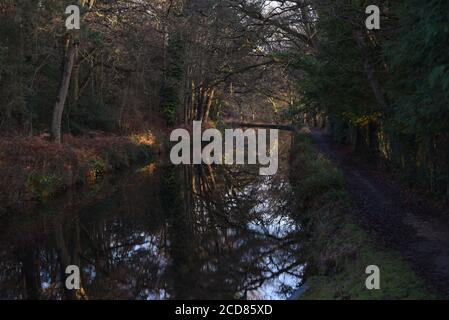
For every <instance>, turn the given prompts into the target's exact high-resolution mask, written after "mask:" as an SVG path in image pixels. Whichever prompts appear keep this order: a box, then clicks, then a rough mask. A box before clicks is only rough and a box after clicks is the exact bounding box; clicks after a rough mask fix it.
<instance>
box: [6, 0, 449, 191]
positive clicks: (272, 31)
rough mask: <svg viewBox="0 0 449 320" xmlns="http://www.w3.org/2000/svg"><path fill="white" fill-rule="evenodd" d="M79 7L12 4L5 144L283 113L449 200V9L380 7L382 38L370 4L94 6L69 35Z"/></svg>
mask: <svg viewBox="0 0 449 320" xmlns="http://www.w3.org/2000/svg"><path fill="white" fill-rule="evenodd" d="M69 4H71V2H70V1H51V0H49V1H25V0H23V1H22V0H18V1H12V0H2V1H1V3H0V15H1V19H0V35H1V36H0V39H1V42H0V97H1V101H0V130H1V132H2V133H3V135H4V136H10V137H14V136H21V137H23V136H36V135H42V134H43V133H48V134H51V135H52V137H53V139H54V140H56V141H60V140H61V138H60V135H61V130H62V132H63V133H66V134H72V135H86V134H89V133H92V132H98V131H99V132H109V133H117V134H129V133H132V132H141V131H143V130H145V129H148V128H151V127H152V126H154V125H155V124H157V123H159V124H160V122H161V121H159V119H161V118H162V119H163V122H164V123H163V124H160V125H163V126H165V125H166V126H175V125H178V124H181V123H186V124H187V123H189V121H191V120H203V121H208V120H216V119H219V118H220V117H221V118H222V117H228V118H229V117H233V118H239V117H240V118H247V119H255V118H263V116H264V111H266V110H269V111H270V112H271V111H274V114H275V115H276V117H278V119H276V120H277V121H280V120H291V119H293V120H295V121H303V120H304V119H306V120H307V121H313V122H314V123H315V124H316V125H318V123H319V125H321V126H327V127H328V128H330V130H331V131H332V133H333V135H334V136H335V137H336V138H337V139H338V140H339V141H346V142H351V143H352V144H353V145H354V148H355V149H356V150H357V151H358V152H361V153H365V154H366V153H367V152H369V153H370V154H372V155H373V156H375V155H378V154H380V155H381V156H382V157H383V158H385V159H386V160H387V161H388V163H391V164H392V165H393V166H394V167H396V168H399V169H400V170H401V171H402V172H403V173H404V175H406V176H408V177H409V178H410V179H411V180H413V182H419V183H420V184H422V185H423V186H425V187H427V188H428V189H430V190H431V191H435V192H438V193H440V194H446V193H448V192H449V166H448V163H449V150H448V148H447V145H448V134H447V132H448V124H449V110H448V95H449V67H448V63H449V62H448V59H449V58H448V56H447V40H448V35H449V27H448V24H447V23H448V22H447V21H448V12H449V10H448V4H446V3H445V2H442V1H437V0H435V1H426V2H422V1H397V2H393V1H378V3H377V4H378V5H379V7H380V8H381V29H380V30H374V31H368V30H367V29H366V27H365V24H364V21H365V19H366V17H367V15H366V14H365V8H366V7H367V5H368V4H369V3H368V2H366V1H343V0H342V1H326V0H310V1H307V0H298V1H262V0H253V1H243V0H240V1H237V0H235V1H234V0H223V1H219V0H217V1H205V0H195V1H187V0H185V1H182V0H170V1H169V0H167V1H165V0H148V1H131V0H130V1H81V3H80V5H81V6H82V22H81V25H82V28H81V30H79V31H76V30H74V31H68V30H66V28H65V19H66V18H67V15H65V14H64V13H65V8H66V7H67V6H68V5H69ZM265 113H269V112H265ZM270 114H271V113H270ZM289 118H290V119H289Z"/></svg>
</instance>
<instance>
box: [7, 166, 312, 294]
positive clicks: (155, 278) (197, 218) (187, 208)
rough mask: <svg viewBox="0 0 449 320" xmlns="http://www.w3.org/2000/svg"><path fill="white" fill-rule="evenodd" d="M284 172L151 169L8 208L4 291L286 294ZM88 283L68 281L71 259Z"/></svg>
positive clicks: (294, 245)
mask: <svg viewBox="0 0 449 320" xmlns="http://www.w3.org/2000/svg"><path fill="white" fill-rule="evenodd" d="M290 196H291V192H290V190H289V184H288V181H287V179H286V177H284V176H283V175H282V174H279V175H277V176H273V177H263V176H259V175H258V170H257V168H250V169H248V168H245V167H219V168H215V169H214V168H211V167H208V166H186V167H183V168H181V167H165V168H159V169H157V170H156V171H155V172H150V171H149V170H147V168H144V169H141V170H139V171H138V172H136V173H135V174H132V175H130V174H129V173H128V174H124V175H122V176H120V177H115V178H112V181H108V180H105V181H103V183H102V184H100V185H96V186H94V187H90V188H86V190H84V189H83V190H76V192H72V193H69V194H67V195H65V196H64V197H62V198H60V199H58V200H54V201H49V202H47V203H45V204H43V205H42V206H41V207H40V208H39V209H38V210H33V211H30V212H29V213H23V212H22V213H11V214H10V215H8V216H5V217H2V219H1V221H0V228H1V230H2V231H3V233H2V234H1V235H0V298H2V299H83V298H88V299H190V298H207V299H227V298H233V299H254V298H262V299H284V298H287V297H288V296H289V295H290V294H292V292H293V291H294V290H295V288H296V287H297V286H298V285H299V284H300V282H301V272H302V265H303V263H302V261H301V260H300V258H299V252H300V246H299V243H300V241H299V233H300V232H299V231H300V230H299V226H298V225H297V224H296V223H295V222H294V221H293V220H292V219H291V218H290V207H291V205H290V203H291V199H290V198H289V197H290ZM69 264H75V265H78V266H80V268H81V271H82V290H79V291H78V292H73V291H67V290H64V289H63V285H62V284H63V283H64V281H65V274H64V270H65V266H67V265H69Z"/></svg>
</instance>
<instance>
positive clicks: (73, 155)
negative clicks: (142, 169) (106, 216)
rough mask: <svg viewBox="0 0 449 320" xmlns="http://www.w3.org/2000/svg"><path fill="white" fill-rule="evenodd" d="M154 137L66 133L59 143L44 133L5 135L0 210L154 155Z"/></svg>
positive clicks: (18, 206) (0, 161)
mask: <svg viewBox="0 0 449 320" xmlns="http://www.w3.org/2000/svg"><path fill="white" fill-rule="evenodd" d="M153 149H154V137H153V136H152V135H151V134H150V133H148V134H145V135H139V136H133V137H116V136H104V137H97V138H89V139H87V138H73V137H65V139H64V143H62V144H55V143H51V142H48V141H45V140H43V139H41V138H37V137H36V138H22V139H3V140H1V141H0V203H1V205H0V214H2V213H3V212H5V211H7V210H11V209H13V210H20V209H24V208H26V207H27V206H28V205H31V204H32V203H34V202H36V201H39V200H42V199H45V198H48V197H51V196H53V195H55V194H57V193H60V192H63V191H64V190H65V189H67V188H68V187H71V186H74V185H83V184H89V183H94V182H95V181H96V180H97V179H98V178H100V177H101V176H103V175H104V174H106V173H108V172H112V171H115V170H119V169H122V168H126V167H130V166H131V165H132V164H135V163H137V162H140V161H147V160H150V159H151V156H152V154H153Z"/></svg>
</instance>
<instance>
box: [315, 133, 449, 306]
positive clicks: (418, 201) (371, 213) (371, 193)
mask: <svg viewBox="0 0 449 320" xmlns="http://www.w3.org/2000/svg"><path fill="white" fill-rule="evenodd" d="M311 138H312V141H313V144H314V145H315V147H316V148H317V149H318V150H319V152H321V153H323V154H324V155H325V156H326V157H328V158H329V159H331V160H332V161H333V162H334V163H335V164H336V165H337V166H338V167H339V168H340V169H341V171H342V172H343V175H344V178H345V181H346V185H347V189H348V191H349V193H350V195H351V198H352V201H353V203H354V205H355V210H354V214H355V215H356V217H357V219H358V220H359V221H360V223H361V225H362V226H363V227H364V228H365V229H366V230H367V231H368V232H369V233H370V234H371V235H373V237H374V239H375V240H376V241H377V243H378V244H379V245H380V246H383V247H385V248H388V249H393V250H394V251H396V252H398V253H399V254H400V255H401V256H402V257H403V258H404V259H405V260H406V261H408V262H409V264H410V265H411V266H412V268H413V269H414V271H415V272H416V273H417V274H418V275H419V276H420V277H422V278H423V279H424V280H425V281H426V282H427V284H428V285H429V287H430V288H432V289H433V290H435V291H437V292H438V293H440V294H441V295H442V296H443V297H445V298H449V215H447V214H446V215H445V212H443V211H444V210H443V209H435V208H433V207H432V205H430V204H429V203H428V201H426V200H425V199H424V198H423V197H421V196H420V195H419V194H416V193H413V192H411V191H410V190H407V188H404V186H403V185H401V183H399V182H397V181H395V179H394V178H393V177H392V175H391V174H390V173H388V172H387V171H386V170H382V169H377V168H376V167H375V166H373V165H370V164H368V163H365V162H363V161H360V160H357V159H355V157H354V156H353V154H352V153H351V151H350V148H348V147H345V146H341V145H337V144H334V143H332V142H331V140H330V139H329V138H328V137H327V136H326V135H324V134H323V133H322V132H320V131H318V130H312V132H311ZM373 263H375V262H374V261H373Z"/></svg>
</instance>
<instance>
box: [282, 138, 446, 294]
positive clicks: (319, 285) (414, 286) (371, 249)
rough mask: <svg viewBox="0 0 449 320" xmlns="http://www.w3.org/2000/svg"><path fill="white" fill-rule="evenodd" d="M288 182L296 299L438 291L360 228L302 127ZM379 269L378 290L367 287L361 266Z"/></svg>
mask: <svg viewBox="0 0 449 320" xmlns="http://www.w3.org/2000/svg"><path fill="white" fill-rule="evenodd" d="M290 165H291V167H290V181H291V185H292V188H293V193H294V195H295V199H296V212H297V214H295V215H294V216H295V219H297V220H298V221H299V223H300V224H301V225H302V230H303V233H302V240H301V241H302V244H303V251H302V254H304V258H303V259H304V260H305V261H307V265H306V267H305V270H304V281H305V284H306V287H307V290H305V291H304V292H303V293H302V294H301V295H300V297H299V298H300V299H306V300H307V299H429V298H436V297H437V296H436V295H434V294H431V293H429V292H430V289H429V288H428V287H427V286H426V285H425V284H424V282H423V281H422V280H421V279H419V278H418V276H417V275H416V274H415V273H414V272H413V271H412V269H411V268H410V266H408V265H407V263H406V262H405V261H404V260H402V259H401V258H400V257H399V256H398V255H397V254H396V253H395V252H392V251H389V250H387V249H384V248H382V247H381V246H380V245H379V244H377V243H375V241H373V240H372V239H371V237H370V236H369V235H368V233H367V232H366V231H365V230H364V229H362V228H361V227H360V225H359V223H358V221H357V217H356V212H355V210H354V209H353V206H352V204H351V200H350V198H349V196H348V193H347V191H346V190H345V182H344V178H343V176H342V174H341V172H340V171H339V170H338V169H337V168H336V167H335V166H334V165H333V164H332V163H331V162H330V161H329V160H328V159H326V158H325V157H324V156H323V155H322V154H320V153H319V152H317V151H316V150H315V149H314V147H313V146H312V145H311V143H310V138H309V136H308V133H307V129H303V130H302V131H298V132H296V133H295V137H294V142H293V143H292V150H291V159H290ZM370 265H376V266H378V267H379V269H380V290H368V289H367V288H366V284H365V282H366V279H367V277H368V276H369V274H366V268H367V267H368V266H370Z"/></svg>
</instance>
